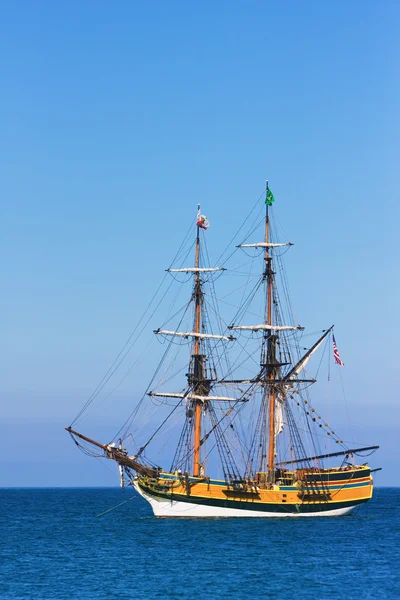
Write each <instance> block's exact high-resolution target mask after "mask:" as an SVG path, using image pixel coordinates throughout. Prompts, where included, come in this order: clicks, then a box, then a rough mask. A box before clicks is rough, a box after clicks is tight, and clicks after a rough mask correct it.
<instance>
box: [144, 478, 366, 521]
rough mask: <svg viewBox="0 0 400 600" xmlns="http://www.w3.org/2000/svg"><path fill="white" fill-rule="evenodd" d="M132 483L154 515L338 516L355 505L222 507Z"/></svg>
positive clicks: (188, 516)
mask: <svg viewBox="0 0 400 600" xmlns="http://www.w3.org/2000/svg"><path fill="white" fill-rule="evenodd" d="M133 485H134V487H135V490H136V491H137V492H138V493H139V494H140V495H141V496H143V498H145V500H147V502H149V503H150V505H151V508H152V509H153V513H154V515H155V516H156V517H186V518H193V517H206V518H207V517H262V518H266V517H275V518H276V517H281V518H282V517H284V518H287V517H340V516H342V515H347V514H349V513H350V512H351V511H352V510H354V508H355V506H348V507H345V508H337V509H333V510H324V511H318V512H317V511H316V512H311V513H289V512H288V513H276V512H264V511H257V510H244V509H238V508H222V507H219V506H207V505H205V504H194V503H191V502H176V501H172V502H171V501H170V500H164V499H160V498H154V497H152V496H149V495H148V494H146V493H145V492H143V491H142V490H141V489H140V487H139V486H138V484H137V482H136V481H134V482H133Z"/></svg>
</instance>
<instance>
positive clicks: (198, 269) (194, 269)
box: [167, 267, 226, 273]
mask: <svg viewBox="0 0 400 600" xmlns="http://www.w3.org/2000/svg"><path fill="white" fill-rule="evenodd" d="M167 271H168V273H212V272H214V271H226V269H225V267H185V268H183V269H167Z"/></svg>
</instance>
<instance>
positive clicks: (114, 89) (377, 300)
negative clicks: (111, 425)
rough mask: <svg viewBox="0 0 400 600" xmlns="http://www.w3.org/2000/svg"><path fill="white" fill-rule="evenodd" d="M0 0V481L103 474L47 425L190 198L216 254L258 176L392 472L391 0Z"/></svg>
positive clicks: (103, 344) (394, 167)
mask: <svg viewBox="0 0 400 600" xmlns="http://www.w3.org/2000/svg"><path fill="white" fill-rule="evenodd" d="M0 10H1V18H0V77H1V83H2V85H1V94H0V119H1V146H0V153H1V156H0V158H1V160H0V186H1V223H2V235H1V238H0V255H1V257H2V261H1V264H2V269H1V272H2V277H1V283H2V285H1V290H2V291H1V296H0V306H1V321H2V326H1V331H2V334H1V374H2V377H1V380H2V384H1V429H2V431H1V439H2V441H3V451H2V455H1V459H0V461H1V462H0V476H1V482H0V485H38V486H41V485H63V484H64V485H79V484H84V483H87V484H98V485H102V484H104V485H108V484H114V483H115V482H116V479H115V474H114V470H113V473H112V474H110V473H109V471H107V470H106V469H105V468H104V466H102V465H99V463H98V462H97V461H91V462H90V461H89V459H86V458H85V457H83V456H82V455H81V454H80V453H79V452H78V451H77V450H75V448H74V447H73V446H72V444H71V443H70V441H69V439H68V436H67V434H65V433H64V432H63V430H62V427H63V426H65V425H68V424H69V423H70V422H71V420H72V418H73V417H74V416H75V414H76V413H77V412H78V410H79V408H80V407H81V406H82V404H83V402H84V400H85V399H86V398H87V396H88V395H89V394H90V392H91V390H92V389H93V388H94V387H95V385H96V384H97V382H98V380H99V379H100V378H101V377H102V375H103V374H104V372H105V370H106V369H107V368H108V366H109V364H110V362H111V361H112V360H113V358H114V357H115V355H116V353H117V352H118V351H119V349H120V347H121V345H122V344H123V342H124V341H125V339H126V336H127V334H128V333H129V331H130V330H131V329H132V326H133V325H134V323H135V320H136V318H137V316H138V315H139V314H140V313H141V312H142V311H143V308H144V307H145V306H146V302H148V301H149V299H150V297H151V295H152V293H153V292H154V290H155V287H156V285H157V282H158V280H159V277H160V276H161V275H162V274H163V270H164V269H165V268H166V267H168V265H169V261H170V260H171V259H172V257H173V255H174V253H175V250H176V247H177V245H178V243H179V240H180V239H181V237H183V234H184V232H186V230H187V227H188V225H189V223H190V221H191V220H192V218H193V212H194V210H195V208H196V205H197V202H201V203H202V206H203V207H204V212H205V213H206V214H207V216H209V218H210V220H211V221H212V227H211V229H210V231H209V234H210V236H209V238H208V239H209V246H210V247H213V246H214V248H216V252H215V254H216V255H217V254H218V249H219V248H220V247H221V248H222V247H224V246H225V244H226V243H227V242H228V240H229V239H230V237H231V234H232V230H233V229H236V228H237V225H238V222H240V219H241V218H243V217H244V216H246V215H247V213H248V208H249V207H250V206H252V205H253V203H254V201H255V200H256V199H257V197H258V196H259V195H260V193H261V192H262V189H263V187H264V182H265V179H266V178H268V179H269V180H270V183H271V187H272V189H273V191H274V194H275V198H276V203H275V210H276V211H277V214H278V216H279V219H280V221H281V222H282V223H284V227H285V230H286V232H287V233H288V236H289V239H291V240H292V241H294V242H296V247H295V251H294V250H293V252H294V254H293V258H291V259H290V260H291V261H292V262H291V264H290V269H291V270H290V275H291V290H292V296H293V298H292V300H293V302H294V304H295V305H296V312H297V314H298V315H299V316H300V318H299V320H300V321H301V323H302V324H304V325H306V326H307V327H309V328H310V329H311V330H312V331H313V330H316V329H319V328H322V327H323V326H327V325H330V324H331V323H332V322H334V323H335V325H336V331H337V334H336V335H337V340H338V342H339V340H340V350H341V353H342V355H343V357H344V358H345V362H346V372H345V380H346V382H345V383H346V388H347V390H348V391H347V393H348V397H349V401H350V405H351V407H352V420H353V422H356V423H357V427H359V428H360V429H359V431H360V436H361V438H362V439H361V440H360V441H363V442H364V441H365V442H367V443H379V444H381V445H382V446H383V448H382V451H381V455H380V461H378V459H376V462H377V463H379V464H380V466H383V467H385V470H384V471H383V473H382V475H381V477H380V478H378V483H381V484H386V485H388V484H390V483H395V484H397V485H399V484H400V475H399V472H398V462H396V454H397V455H398V452H397V445H396V442H397V439H396V438H397V436H398V430H399V413H400V409H399V405H398V398H397V396H398V393H397V388H398V366H397V360H398V359H397V355H398V343H397V335H398V330H399V325H398V315H397V313H398V310H397V309H398V306H399V269H398V262H399V250H398V227H399V216H400V214H399V212H400V211H399V203H398V198H399V177H398V170H399V169H398V165H399V150H398V148H399V110H398V106H399V76H398V73H399V67H400V65H399V41H398V23H399V18H400V6H399V4H398V2H395V1H389V0H387V1H385V2H376V1H368V0H367V1H361V0H357V1H355V0H348V1H344V0H343V1H325V2H320V1H304V2H294V1H290V2H287V1H282V2H272V1H265V2H260V1H258V2H256V1H254V2H247V1H246V2H244V1H233V2H232V1H230V2H227V1H220V2H209V1H204V2H201V3H198V2H193V1H189V2H183V1H180V2H177V1H169V2H151V3H147V4H145V3H140V2H124V1H121V2H118V3H110V2H101V1H98V0H96V1H88V0H86V1H84V2H75V1H73V2H50V1H47V2H45V1H40V0H38V1H37V2H23V1H21V2H18V3H3V4H2V6H1V9H0ZM171 239H172V243H171ZM139 383H141V382H139ZM138 387H140V385H139V384H138ZM135 391H137V390H135ZM124 416H125V415H124ZM118 417H119V415H116V422H118ZM99 418H100V417H99ZM102 426H103V425H102V424H101V423H100V424H99V427H102ZM104 426H105V424H104ZM391 466H392V467H393V468H394V467H397V469H395V473H394V475H393V477H392V475H390V474H389V471H390V467H391Z"/></svg>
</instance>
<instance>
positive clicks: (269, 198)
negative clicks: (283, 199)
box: [265, 188, 275, 206]
mask: <svg viewBox="0 0 400 600" xmlns="http://www.w3.org/2000/svg"><path fill="white" fill-rule="evenodd" d="M274 201H275V198H274V195H273V193H272V192H271V190H270V189H269V188H268V189H267V195H266V196H265V204H268V206H271V205H272V203H273V202H274Z"/></svg>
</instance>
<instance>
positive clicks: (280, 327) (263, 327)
mask: <svg viewBox="0 0 400 600" xmlns="http://www.w3.org/2000/svg"><path fill="white" fill-rule="evenodd" d="M228 329H246V330H248V331H260V329H261V330H265V331H296V330H298V331H303V329H304V327H301V326H300V325H296V326H295V327H293V326H292V325H267V324H266V323H259V324H258V325H229V327H228Z"/></svg>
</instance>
